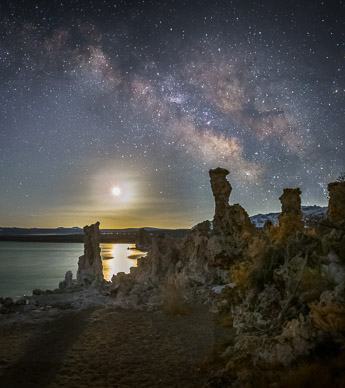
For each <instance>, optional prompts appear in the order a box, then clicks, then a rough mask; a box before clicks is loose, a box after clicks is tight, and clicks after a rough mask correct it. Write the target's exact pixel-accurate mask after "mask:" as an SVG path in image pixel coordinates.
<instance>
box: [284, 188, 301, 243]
mask: <svg viewBox="0 0 345 388" xmlns="http://www.w3.org/2000/svg"><path fill="white" fill-rule="evenodd" d="M301 193H302V192H301V190H300V189H299V188H297V189H284V192H283V194H282V195H281V196H280V198H279V200H280V202H281V204H282V212H281V214H280V216H279V227H280V229H281V230H282V231H283V235H285V236H289V235H292V234H295V233H296V232H299V231H303V229H304V222H303V221H302V218H303V213H302V210H301V197H300V195H301Z"/></svg>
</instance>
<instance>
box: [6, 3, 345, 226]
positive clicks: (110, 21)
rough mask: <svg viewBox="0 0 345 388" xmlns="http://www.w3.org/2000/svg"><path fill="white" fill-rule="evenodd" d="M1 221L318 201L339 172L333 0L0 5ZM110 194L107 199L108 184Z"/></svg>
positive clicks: (338, 43)
mask: <svg viewBox="0 0 345 388" xmlns="http://www.w3.org/2000/svg"><path fill="white" fill-rule="evenodd" d="M0 20H1V23H0V36H1V38H0V39H1V40H0V90H1V91H0V166H1V167H0V199H1V201H0V226H23V227H29V226H30V227H58V226H66V227H70V226H83V225H85V224H90V223H93V222H95V221H97V220H99V221H100V222H101V227H103V228H118V227H120V228H121V227H141V226H154V227H191V226H193V225H195V224H196V223H198V222H201V221H203V220H205V219H212V217H213V213H214V201H213V197H212V192H211V189H210V185H209V176H208V170H209V169H210V168H215V167H217V166H220V167H225V168H227V169H228V170H229V171H230V174H229V176H228V178H229V181H230V182H231V185H232V187H233V191H232V194H231V198H230V202H231V203H240V204H241V205H242V206H243V207H244V208H245V209H246V210H247V211H248V213H249V214H250V215H253V214H256V213H265V212H268V211H279V210H280V202H279V200H278V198H279V196H280V195H281V193H282V191H283V188H285V187H291V188H294V187H300V188H301V190H302V192H303V193H302V203H303V204H305V205H314V204H317V205H321V206H325V205H327V184H328V183H329V182H331V181H334V180H336V178H337V176H338V175H339V174H340V173H341V172H343V171H345V152H344V151H345V150H344V142H345V128H344V107H345V104H344V102H345V98H344V94H345V91H344V88H345V83H344V48H345V37H344V31H345V28H344V4H343V1H337V0H324V1H317V0H314V1H311V0H310V1H308V0H300V1H289V0H286V1H279V0H278V1H243V0H242V1H241V0H238V1H235V0H234V1H229V0H227V1H225V0H224V1H221V0H219V1H216V0H208V1H202V0H201V1H173V0H170V1H153V0H152V1H149V0H142V1H77V0H75V1H67V0H61V1H54V0H50V1H47V2H43V1H37V2H32V1H10V2H9V1H4V0H2V1H1V5H0ZM113 187H118V188H119V190H120V191H121V193H120V195H118V196H114V195H113V193H112V188H113Z"/></svg>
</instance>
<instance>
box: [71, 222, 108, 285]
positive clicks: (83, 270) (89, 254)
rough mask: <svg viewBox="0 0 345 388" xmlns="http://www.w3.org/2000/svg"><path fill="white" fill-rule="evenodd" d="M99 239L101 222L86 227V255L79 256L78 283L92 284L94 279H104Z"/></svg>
mask: <svg viewBox="0 0 345 388" xmlns="http://www.w3.org/2000/svg"><path fill="white" fill-rule="evenodd" d="M99 239H100V233H99V222H96V223H95V224H93V225H90V226H85V227H84V255H83V256H80V257H79V262H78V272H77V280H78V284H91V283H92V282H93V281H94V280H103V279H104V278H103V266H102V259H101V249H100V247H99Z"/></svg>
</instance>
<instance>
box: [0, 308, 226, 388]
mask: <svg viewBox="0 0 345 388" xmlns="http://www.w3.org/2000/svg"><path fill="white" fill-rule="evenodd" d="M42 315H43V319H42ZM0 328H1V335H0V387H2V388H5V387H11V388H14V387H35V388H39V387H50V388H55V387H121V388H122V387H150V388H151V387H202V386H203V385H204V384H205V383H206V382H207V380H208V377H209V376H210V375H211V374H212V373H213V370H212V368H214V367H215V366H214V364H213V363H212V362H211V363H209V362H208V363H205V362H204V361H205V360H206V359H207V358H208V359H209V360H210V354H212V351H213V349H214V347H215V346H217V344H218V343H220V342H224V341H226V339H227V336H229V335H230V333H229V332H227V330H226V329H222V328H221V327H219V325H218V324H217V323H216V322H215V320H214V317H213V315H212V314H211V313H209V312H208V310H207V309H206V308H205V307H197V306H194V307H193V308H190V309H189V311H188V314H187V315H185V316H169V315H167V314H166V313H164V312H163V311H161V310H157V311H138V310H125V309H119V308H88V309H84V310H68V311H63V312H61V311H60V312H52V313H51V314H50V315H49V314H47V313H39V312H37V313H36V316H35V315H34V316H31V317H30V319H24V318H23V319H14V317H12V318H10V319H9V318H7V317H6V319H2V320H1V321H0ZM211 357H212V356H211ZM211 361H212V360H211Z"/></svg>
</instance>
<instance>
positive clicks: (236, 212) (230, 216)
mask: <svg viewBox="0 0 345 388" xmlns="http://www.w3.org/2000/svg"><path fill="white" fill-rule="evenodd" d="M209 174H210V182H211V188H212V193H213V196H214V200H215V214H214V218H213V233H214V234H238V233H240V234H241V233H244V232H250V231H251V230H252V228H253V225H252V223H251V222H250V218H249V216H248V214H247V212H246V211H245V210H244V209H243V207H242V206H240V205H239V204H235V205H230V204H229V198H230V194H231V191H232V187H231V185H230V183H229V182H228V180H227V179H226V176H227V175H228V174H229V171H228V170H226V169H225V168H220V167H218V168H215V169H214V170H210V171H209Z"/></svg>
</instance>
